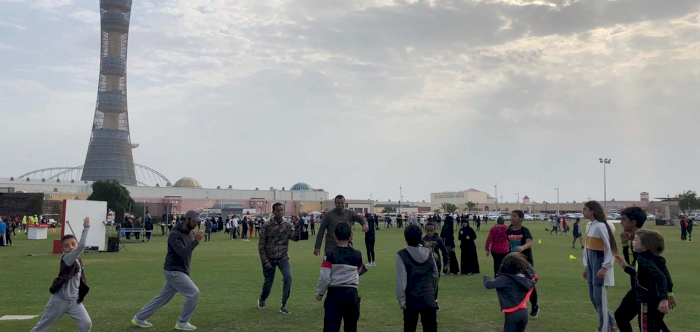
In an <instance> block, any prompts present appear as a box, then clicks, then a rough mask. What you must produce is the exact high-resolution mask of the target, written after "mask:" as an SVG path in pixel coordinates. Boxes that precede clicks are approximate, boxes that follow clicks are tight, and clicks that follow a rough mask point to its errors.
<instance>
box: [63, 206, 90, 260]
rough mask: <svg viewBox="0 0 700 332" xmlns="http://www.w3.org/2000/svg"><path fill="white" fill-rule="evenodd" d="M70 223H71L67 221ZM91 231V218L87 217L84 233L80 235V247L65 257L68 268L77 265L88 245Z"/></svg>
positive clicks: (84, 222)
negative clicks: (76, 261) (77, 260)
mask: <svg viewBox="0 0 700 332" xmlns="http://www.w3.org/2000/svg"><path fill="white" fill-rule="evenodd" d="M66 222H69V221H66ZM89 231H90V218H88V217H85V220H83V232H82V233H81V235H80V241H79V242H78V247H76V248H75V249H74V250H73V251H71V252H69V253H67V254H65V255H63V262H64V263H66V265H68V266H72V265H73V263H75V260H76V259H78V256H80V254H81V253H82V252H83V250H85V246H86V245H87V237H88V232H89Z"/></svg>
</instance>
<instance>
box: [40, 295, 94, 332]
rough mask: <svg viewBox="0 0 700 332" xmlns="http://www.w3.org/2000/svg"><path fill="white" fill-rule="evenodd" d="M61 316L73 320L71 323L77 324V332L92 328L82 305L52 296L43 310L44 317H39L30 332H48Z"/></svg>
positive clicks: (75, 301) (88, 316) (86, 331)
mask: <svg viewBox="0 0 700 332" xmlns="http://www.w3.org/2000/svg"><path fill="white" fill-rule="evenodd" d="M63 315H68V316H69V317H70V318H73V321H75V323H76V324H78V331H79V332H88V331H90V329H91V328H92V320H91V319H90V315H88V312H87V310H85V306H83V304H82V303H78V300H77V299H74V300H65V299H63V298H61V297H60V296H58V295H56V294H54V295H51V297H50V298H49V303H47V304H46V308H45V309H44V315H42V316H41V319H40V320H39V323H37V324H36V326H34V328H33V329H32V332H45V331H46V332H48V331H50V330H51V328H52V327H53V325H54V324H56V322H58V320H59V319H60V318H61V317H63Z"/></svg>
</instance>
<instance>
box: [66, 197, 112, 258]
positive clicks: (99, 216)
mask: <svg viewBox="0 0 700 332" xmlns="http://www.w3.org/2000/svg"><path fill="white" fill-rule="evenodd" d="M85 217H90V231H88V237H87V242H86V244H85V245H86V246H87V247H97V249H98V250H99V251H104V250H105V236H106V235H107V227H105V225H104V224H103V223H102V222H103V221H106V220H107V202H100V201H77V200H65V201H64V202H63V218H62V219H61V227H62V228H63V235H67V234H73V232H71V227H73V230H74V231H75V233H76V234H73V235H75V237H76V238H78V241H80V236H81V235H82V234H83V219H85ZM66 221H70V226H71V227H68V224H66Z"/></svg>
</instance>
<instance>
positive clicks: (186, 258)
mask: <svg viewBox="0 0 700 332" xmlns="http://www.w3.org/2000/svg"><path fill="white" fill-rule="evenodd" d="M200 221H201V220H200V219H199V212H197V211H196V210H190V211H187V214H185V220H184V221H182V223H180V224H179V225H177V226H176V227H173V229H172V231H171V232H170V236H169V237H168V253H167V254H166V255H165V264H164V266H163V275H164V276H165V285H163V289H162V290H161V291H160V294H158V296H156V297H155V298H153V300H151V302H148V304H146V305H145V306H144V307H143V308H142V309H141V311H139V312H138V313H137V314H136V315H134V317H133V318H132V319H131V324H133V325H135V326H138V327H151V326H153V324H151V323H149V322H147V321H146V319H148V317H151V316H152V315H153V314H155V313H156V312H157V311H158V309H160V307H162V306H164V305H165V304H167V303H168V302H170V300H171V299H172V298H173V296H175V294H177V293H180V294H182V295H183V296H184V297H185V305H184V307H183V308H182V313H181V314H180V317H179V318H178V319H177V322H176V323H175V329H176V330H184V331H191V330H195V329H197V327H195V326H194V325H192V324H190V318H192V315H193V314H194V311H195V309H196V308H197V300H198V299H199V288H197V286H196V285H195V284H194V282H192V280H191V279H190V277H189V275H190V260H191V259H192V251H194V248H196V247H197V245H199V241H201V240H202V238H203V237H204V231H201V230H200V231H198V232H196V233H194V234H193V233H192V230H194V229H195V227H197V225H198V224H199V223H200Z"/></svg>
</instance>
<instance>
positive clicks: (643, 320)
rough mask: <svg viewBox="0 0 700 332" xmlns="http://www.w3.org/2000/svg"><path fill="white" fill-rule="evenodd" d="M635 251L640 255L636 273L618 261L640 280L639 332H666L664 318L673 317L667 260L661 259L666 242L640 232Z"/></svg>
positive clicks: (655, 234)
mask: <svg viewBox="0 0 700 332" xmlns="http://www.w3.org/2000/svg"><path fill="white" fill-rule="evenodd" d="M632 250H633V251H634V252H635V253H637V254H638V255H637V270H636V271H635V269H634V268H633V267H631V266H629V265H627V263H626V262H625V260H624V259H623V258H622V257H620V256H615V259H616V260H617V263H618V264H619V265H620V266H621V267H622V268H624V269H625V272H627V273H628V274H629V275H631V276H632V277H634V278H635V280H636V287H635V293H636V295H637V305H638V307H639V317H638V321H639V330H640V331H641V332H657V331H663V327H665V324H664V323H663V319H664V314H668V313H669V293H668V287H667V286H668V279H667V278H666V276H667V273H666V272H665V271H664V270H665V268H666V260H665V259H664V258H663V257H661V253H662V252H663V251H664V238H663V236H662V235H661V234H660V233H659V232H657V231H653V230H645V229H640V230H638V231H637V233H636V235H635V236H634V242H633V243H632ZM630 331H631V329H630Z"/></svg>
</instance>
